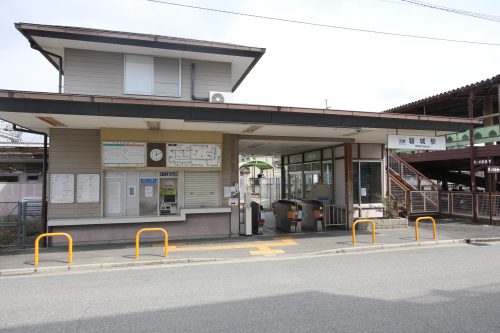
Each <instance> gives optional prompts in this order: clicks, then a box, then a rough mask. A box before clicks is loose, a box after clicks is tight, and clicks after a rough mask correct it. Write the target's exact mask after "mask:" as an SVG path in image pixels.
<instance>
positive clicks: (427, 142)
mask: <svg viewBox="0 0 500 333" xmlns="http://www.w3.org/2000/svg"><path fill="white" fill-rule="evenodd" d="M387 147H388V148H389V149H412V150H446V138H445V137H444V136H435V137H434V136H418V135H388V136H387Z"/></svg>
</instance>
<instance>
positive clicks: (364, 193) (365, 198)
mask: <svg viewBox="0 0 500 333" xmlns="http://www.w3.org/2000/svg"><path fill="white" fill-rule="evenodd" d="M352 186H353V202H354V203H355V204H360V203H362V204H365V203H377V202H380V196H381V195H382V163H381V162H354V163H353V168H352Z"/></svg>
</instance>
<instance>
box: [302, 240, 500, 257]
mask: <svg viewBox="0 0 500 333" xmlns="http://www.w3.org/2000/svg"><path fill="white" fill-rule="evenodd" d="M498 240H499V241H500V238H499V239H498ZM466 243H468V242H467V239H445V240H437V241H425V242H412V243H397V244H383V245H377V244H376V245H368V246H360V247H344V248H340V249H332V250H325V251H319V252H311V253H307V254H306V255H312V254H342V253H357V252H366V251H377V250H385V249H397V248H409V247H418V246H433V245H453V244H466Z"/></svg>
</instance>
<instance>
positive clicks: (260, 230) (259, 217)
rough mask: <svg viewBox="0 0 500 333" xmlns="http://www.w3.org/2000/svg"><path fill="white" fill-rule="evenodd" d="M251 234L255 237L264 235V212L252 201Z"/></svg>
mask: <svg viewBox="0 0 500 333" xmlns="http://www.w3.org/2000/svg"><path fill="white" fill-rule="evenodd" d="M251 206H252V232H253V233H254V234H257V235H263V234H264V222H266V220H265V217H264V210H263V208H262V206H261V205H260V204H258V203H257V202H255V201H252V204H251Z"/></svg>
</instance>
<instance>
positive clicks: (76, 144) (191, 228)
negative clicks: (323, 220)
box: [0, 23, 477, 243]
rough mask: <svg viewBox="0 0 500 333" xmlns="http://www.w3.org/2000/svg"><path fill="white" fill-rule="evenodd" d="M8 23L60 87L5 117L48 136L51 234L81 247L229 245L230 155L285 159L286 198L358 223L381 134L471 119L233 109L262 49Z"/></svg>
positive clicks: (4, 97) (235, 170)
mask: <svg viewBox="0 0 500 333" xmlns="http://www.w3.org/2000/svg"><path fill="white" fill-rule="evenodd" d="M15 27H16V28H17V29H18V30H19V32H20V33H21V34H22V35H23V36H25V37H26V39H27V40H28V42H29V44H30V46H31V47H32V48H33V49H34V50H37V51H39V52H40V53H41V55H42V56H44V57H45V58H46V59H47V60H48V61H49V62H50V63H52V64H53V65H54V67H55V68H56V69H57V71H58V72H59V77H60V91H59V93H45V92H27V91H13V90H0V118H1V119H3V120H5V121H9V122H11V123H13V124H15V125H16V126H17V128H18V129H26V130H30V131H34V132H39V133H43V134H45V135H46V136H47V137H48V139H49V140H50V154H49V157H48V168H47V170H46V171H47V176H46V191H45V193H46V202H47V206H46V226H45V227H46V228H47V230H50V231H52V232H69V233H70V234H71V235H72V236H73V238H74V241H75V242H76V243H106V242H128V241H131V240H133V239H134V236H135V233H136V231H137V230H138V229H139V228H142V227H165V228H166V229H167V230H168V232H169V235H170V238H171V239H186V238H207V237H237V236H238V235H240V207H239V202H238V193H237V188H238V182H239V163H238V162H239V159H238V156H239V155H252V154H253V155H274V156H281V157H282V158H281V159H282V161H281V162H282V163H281V165H282V173H281V174H282V182H281V183H282V191H281V193H282V196H283V197H284V198H310V197H311V195H312V194H311V188H312V186H313V185H315V184H318V183H320V184H323V185H326V186H327V187H329V188H330V189H331V198H329V199H330V200H331V202H332V203H333V204H338V205H345V206H346V207H347V212H348V219H349V223H352V220H353V219H354V218H356V217H358V216H371V215H372V214H374V215H376V214H379V213H378V210H377V209H372V208H377V207H379V206H380V205H381V204H380V199H379V197H380V195H384V194H385V193H386V190H387V185H386V183H387V177H386V172H385V168H386V156H385V151H386V144H387V136H388V135H390V134H397V135H414V136H427V137H436V136H442V135H445V134H449V133H456V132H462V131H464V130H466V129H468V128H469V127H470V126H471V124H473V123H476V122H477V120H470V119H464V118H453V117H440V116H428V115H411V114H397V113H374V112H357V111H346V110H331V109H313V108H296V107H289V106H267V105H249V104H237V103H231V102H230V101H229V98H230V94H229V93H231V92H234V91H235V90H236V89H237V88H238V86H239V85H240V84H241V82H242V81H243V80H244V79H245V77H246V76H247V75H248V73H249V72H250V71H251V70H252V68H253V67H254V66H256V65H257V64H258V61H259V59H260V58H261V57H262V56H263V55H264V53H265V49H263V48H257V47H248V46H240V45H233V44H226V43H218V42H209V41H200V40H191V39H182V38H173V37H166V36H157V35H146V34H137V33H130V32H118V31H107V30H95V29H87V28H76V27H66V26H51V25H39V24H30V23H18V24H15ZM269 75H272V73H269ZM365 208H366V209H365ZM363 212H367V213H363ZM151 237H154V236H151ZM56 241H57V239H55V240H54V242H56Z"/></svg>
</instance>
